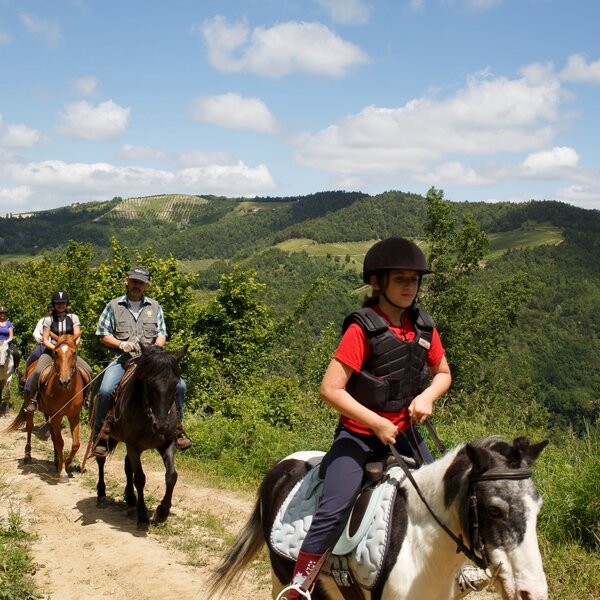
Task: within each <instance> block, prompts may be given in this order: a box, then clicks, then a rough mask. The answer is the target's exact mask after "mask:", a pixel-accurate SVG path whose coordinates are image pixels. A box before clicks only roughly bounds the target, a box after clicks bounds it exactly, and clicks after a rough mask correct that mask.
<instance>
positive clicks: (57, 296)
mask: <svg viewBox="0 0 600 600" xmlns="http://www.w3.org/2000/svg"><path fill="white" fill-rule="evenodd" d="M55 302H66V303H67V304H68V303H69V294H67V292H65V291H64V290H56V292H54V294H52V304H54V303H55Z"/></svg>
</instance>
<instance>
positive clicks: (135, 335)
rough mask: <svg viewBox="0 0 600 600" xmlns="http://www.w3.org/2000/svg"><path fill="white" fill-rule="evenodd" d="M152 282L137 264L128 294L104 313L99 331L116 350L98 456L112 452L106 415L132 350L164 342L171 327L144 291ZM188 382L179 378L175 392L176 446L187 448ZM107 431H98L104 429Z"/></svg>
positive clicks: (105, 390) (106, 384)
mask: <svg viewBox="0 0 600 600" xmlns="http://www.w3.org/2000/svg"><path fill="white" fill-rule="evenodd" d="M149 283H150V273H149V271H148V269H146V268H145V267H141V266H139V267H133V268H132V269H131V270H130V271H129V273H127V278H126V279H125V288H126V290H127V292H126V294H125V295H123V296H120V297H119V298H114V299H113V300H111V301H110V302H109V303H108V304H107V305H106V307H105V308H104V311H103V312H102V314H101V315H100V319H99V321H98V327H97V328H96V335H99V336H100V340H101V341H102V343H103V344H104V345H105V346H108V347H109V348H110V349H111V350H113V351H114V354H115V357H114V360H113V361H112V362H111V363H110V364H109V365H108V367H107V368H106V371H105V372H104V377H103V379H102V383H101V384H100V388H99V390H98V394H97V397H96V420H95V423H94V426H95V432H96V435H97V439H96V443H95V444H94V447H93V449H92V454H94V455H95V456H100V457H102V456H106V455H107V454H108V448H107V445H106V444H107V436H106V435H105V434H107V433H108V431H107V430H106V427H107V425H106V424H105V425H104V426H105V429H104V430H102V427H103V424H104V420H105V417H106V415H107V413H108V411H109V409H110V407H111V406H112V403H113V399H114V394H115V390H116V389H117V386H118V385H119V382H120V381H121V379H122V377H123V375H124V374H125V363H126V362H127V361H128V360H129V359H130V358H131V355H132V353H134V354H135V353H136V352H138V351H139V349H140V344H154V345H156V346H161V347H162V346H164V345H165V342H166V341H167V328H166V325H165V320H164V316H163V310H162V307H161V306H160V304H158V302H157V301H156V300H153V299H152V298H149V297H148V296H145V295H144V292H145V291H146V288H147V287H148V284H149ZM185 389H186V386H185V382H184V381H183V379H180V380H179V383H178V384H177V389H176V392H175V402H176V405H177V414H178V415H179V420H180V424H179V426H178V430H177V439H176V441H175V446H176V447H177V448H179V449H180V450H187V449H188V448H189V447H190V446H191V445H192V442H191V440H190V439H189V438H188V437H187V436H186V435H185V432H184V431H183V426H182V425H181V419H182V418H183V402H184V399H185ZM101 430H102V431H103V435H102V436H100V435H98V434H99V433H100V431H101Z"/></svg>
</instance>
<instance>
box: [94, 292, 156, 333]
mask: <svg viewBox="0 0 600 600" xmlns="http://www.w3.org/2000/svg"><path fill="white" fill-rule="evenodd" d="M119 304H124V305H125V306H126V307H127V308H128V309H129V312H130V313H131V314H132V315H133V318H134V319H135V320H136V321H137V318H138V316H139V314H140V313H141V312H142V308H144V306H147V305H148V304H150V302H148V300H147V299H146V297H145V296H142V304H141V305H140V310H139V312H138V313H135V312H133V309H132V308H131V304H130V303H129V300H128V299H127V295H126V294H125V295H124V296H121V297H120V298H119ZM156 329H157V331H158V335H164V336H165V337H166V335H167V326H166V325H165V318H164V316H163V310H162V307H161V306H160V304H159V305H158V313H157V315H156ZM114 333H115V315H114V314H113V310H112V307H111V305H110V302H109V303H108V304H107V305H106V306H105V307H104V310H103V311H102V314H101V315H100V319H98V327H96V335H100V336H105V335H114Z"/></svg>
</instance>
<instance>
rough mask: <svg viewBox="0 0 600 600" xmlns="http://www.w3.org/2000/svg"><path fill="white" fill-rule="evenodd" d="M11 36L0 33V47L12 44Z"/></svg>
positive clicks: (3, 32) (4, 32)
mask: <svg viewBox="0 0 600 600" xmlns="http://www.w3.org/2000/svg"><path fill="white" fill-rule="evenodd" d="M12 41H13V39H12V35H10V33H7V32H6V31H0V46H8V45H9V44H12Z"/></svg>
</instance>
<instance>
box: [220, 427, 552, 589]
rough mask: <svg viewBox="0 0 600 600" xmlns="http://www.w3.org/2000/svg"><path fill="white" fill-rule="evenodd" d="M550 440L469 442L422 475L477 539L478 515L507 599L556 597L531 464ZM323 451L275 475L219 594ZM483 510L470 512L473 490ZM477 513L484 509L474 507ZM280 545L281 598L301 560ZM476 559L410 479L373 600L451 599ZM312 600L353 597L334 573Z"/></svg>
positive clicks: (445, 511) (223, 571) (447, 512)
mask: <svg viewBox="0 0 600 600" xmlns="http://www.w3.org/2000/svg"><path fill="white" fill-rule="evenodd" d="M546 444H547V442H546V441H543V442H540V443H538V444H530V443H529V441H528V440H527V439H526V438H517V439H516V440H515V441H514V442H513V444H512V445H511V444H509V443H508V442H505V441H504V440H501V439H500V438H497V437H488V438H482V439H480V440H477V441H475V442H473V443H471V444H466V445H461V446H459V447H457V448H455V449H453V450H451V451H450V452H448V453H447V454H446V455H444V456H443V457H442V458H440V459H439V460H437V461H435V462H434V463H433V464H431V465H425V466H423V467H421V468H420V469H419V470H418V471H415V472H414V479H415V480H416V482H417V485H418V487H419V488H420V490H421V493H422V494H423V496H424V497H425V499H426V501H427V503H428V505H429V507H430V508H431V510H432V511H433V513H434V514H435V515H436V517H437V518H438V519H439V520H440V521H441V522H442V523H444V524H445V525H446V527H447V528H448V529H450V530H451V531H452V532H453V533H454V534H455V535H457V536H458V535H461V536H462V537H463V538H464V540H465V542H470V543H471V544H472V543H473V540H471V539H470V537H471V527H470V523H472V522H473V520H474V518H475V517H476V518H477V520H478V523H479V531H480V537H481V539H482V541H483V543H484V545H485V552H486V554H487V557H488V560H489V565H490V569H491V570H492V571H497V572H498V579H497V580H496V587H497V588H498V590H499V591H500V592H501V593H502V597H503V599H504V600H547V597H548V590H547V584H546V577H545V574H544V570H543V567H542V560H541V556H540V552H539V548H538V543H537V535H536V524H537V515H538V513H539V510H540V508H541V505H542V500H541V498H540V496H539V494H538V492H537V490H536V489H535V486H534V484H533V481H532V479H531V477H530V475H531V472H530V471H529V467H530V466H531V464H532V463H533V462H534V461H535V460H536V458H537V457H538V456H539V454H540V453H541V451H542V450H543V448H544V447H545V446H546ZM318 454H319V453H308V452H304V453H296V454H294V455H291V456H290V457H288V458H286V459H284V460H283V461H281V462H279V463H278V464H277V465H275V466H274V467H273V469H272V470H271V471H270V472H269V473H268V474H267V476H266V477H265V479H264V481H263V483H262V485H261V488H260V490H259V498H258V501H257V503H256V505H255V508H254V511H253V513H252V515H251V516H250V518H249V520H248V522H247V524H246V526H245V527H244V529H243V530H242V532H241V533H240V535H239V537H238V539H237V540H236V542H235V543H234V545H233V546H232V547H231V549H230V550H229V552H228V554H227V556H225V558H224V559H223V560H222V562H221V564H220V565H219V567H218V568H217V570H216V572H215V574H214V576H213V577H212V580H211V587H210V589H209V598H210V597H211V596H212V595H214V594H216V593H217V592H218V591H221V590H225V589H227V588H228V587H229V586H231V585H232V584H234V582H235V581H236V578H237V577H238V576H239V575H240V574H241V573H242V572H243V570H244V569H245V567H246V566H247V565H248V563H249V562H250V561H251V560H252V558H253V557H254V556H255V555H256V553H257V552H258V551H259V549H260V547H261V546H262V544H263V543H264V542H265V539H267V540H268V539H269V535H268V534H269V532H270V530H271V526H272V523H273V520H274V516H275V514H276V513H277V510H278V508H279V506H281V504H282V502H283V500H284V499H285V498H286V496H287V494H288V493H289V491H290V490H291V489H292V488H293V486H294V484H295V483H296V482H297V481H298V480H299V479H300V478H301V477H303V476H304V474H305V473H306V472H307V471H308V469H309V468H310V462H311V461H310V459H311V458H313V457H314V456H315V455H318ZM471 496H473V497H475V498H476V504H477V508H476V509H475V510H474V511H473V510H470V509H469V497H471ZM474 512H475V514H473V513H474ZM269 550H270V558H271V568H272V580H273V598H276V597H277V595H278V594H279V592H280V591H281V590H282V589H283V588H284V587H285V586H287V585H288V583H289V580H290V577H291V572H292V568H293V563H292V561H290V560H287V559H284V558H282V557H281V556H279V555H278V554H277V553H275V552H274V551H272V549H269ZM465 562H466V558H465V556H464V555H463V554H460V553H457V544H456V542H455V541H454V540H453V539H452V538H451V537H450V535H449V534H448V533H446V532H445V531H444V530H443V529H442V527H441V526H440V525H439V524H438V523H436V521H435V520H434V518H433V517H432V515H431V512H430V511H429V510H428V508H427V506H426V505H425V504H424V502H423V501H422V500H421V498H420V497H419V496H418V494H417V492H416V491H415V488H414V487H413V485H412V484H411V483H410V482H409V481H407V480H406V479H405V480H404V481H403V482H402V484H401V486H400V488H399V491H398V494H397V495H396V499H395V501H394V510H393V516H392V530H391V534H390V543H389V546H388V553H387V556H386V558H385V559H384V565H383V567H382V573H381V576H380V579H379V581H378V582H377V585H376V587H375V588H373V589H372V590H371V591H369V590H363V595H364V597H365V599H366V600H414V599H416V598H418V599H419V600H451V599H452V598H453V597H454V595H455V593H456V591H457V588H456V575H457V572H458V570H459V569H460V567H461V566H462V564H464V563H465ZM311 597H312V600H343V596H342V595H341V593H340V592H339V590H338V589H337V586H336V585H335V583H334V582H333V580H332V579H331V578H330V577H328V576H327V575H325V574H322V575H321V576H320V578H319V581H318V584H317V587H316V588H315V590H314V591H313V593H312V596H311Z"/></svg>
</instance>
